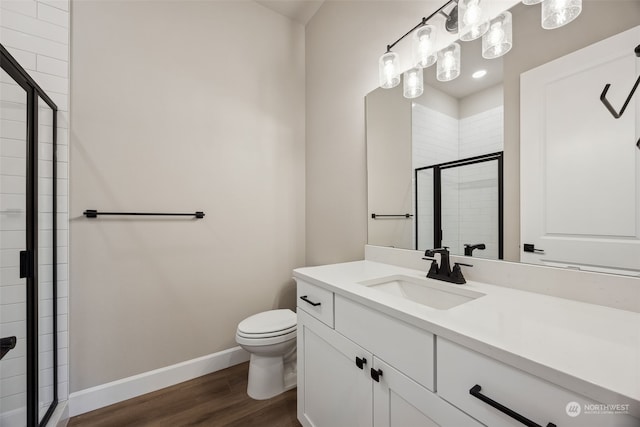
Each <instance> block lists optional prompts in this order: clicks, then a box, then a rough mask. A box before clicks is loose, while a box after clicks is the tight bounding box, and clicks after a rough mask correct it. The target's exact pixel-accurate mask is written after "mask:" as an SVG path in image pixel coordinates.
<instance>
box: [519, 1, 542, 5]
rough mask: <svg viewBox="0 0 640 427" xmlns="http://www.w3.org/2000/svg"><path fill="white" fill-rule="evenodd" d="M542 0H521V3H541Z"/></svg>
mask: <svg viewBox="0 0 640 427" xmlns="http://www.w3.org/2000/svg"><path fill="white" fill-rule="evenodd" d="M542 1H543V0H522V3H523V4H528V5H532V4H538V3H542Z"/></svg>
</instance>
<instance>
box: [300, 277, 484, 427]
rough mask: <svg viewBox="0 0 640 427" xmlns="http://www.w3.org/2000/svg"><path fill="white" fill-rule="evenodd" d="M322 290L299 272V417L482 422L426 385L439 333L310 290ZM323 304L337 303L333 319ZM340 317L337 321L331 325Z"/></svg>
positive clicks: (334, 422) (309, 424) (364, 425)
mask: <svg viewBox="0 0 640 427" xmlns="http://www.w3.org/2000/svg"><path fill="white" fill-rule="evenodd" d="M301 285H302V286H301ZM316 288H317V289H316ZM318 290H320V292H318ZM322 291H325V292H327V291H326V290H324V289H321V288H318V287H316V286H314V285H311V284H309V283H306V282H304V281H301V280H299V279H298V420H300V422H301V423H302V424H303V425H304V426H306V427H372V426H375V427H408V426H427V427H430V426H443V427H447V426H452V427H453V426H455V427H480V426H482V424H480V423H478V422H477V421H475V420H474V419H472V418H470V417H469V416H467V415H466V414H464V413H463V412H462V411H459V410H458V409H456V408H455V407H454V406H452V405H451V404H449V403H448V402H446V401H444V400H443V399H441V398H440V397H438V396H437V395H436V394H435V393H433V392H432V391H431V390H429V389H428V388H427V387H426V386H428V387H429V388H431V389H433V387H434V370H435V366H434V354H435V348H434V339H435V337H434V336H433V335H432V334H430V333H429V332H427V331H423V330H420V329H418V328H415V327H413V326H411V325H409V324H406V323H404V322H401V321H398V320H396V319H393V318H391V317H388V316H385V315H383V314H381V313H378V312H376V311H375V310H372V309H370V308H367V307H364V306H362V305H360V304H357V303H355V302H352V301H350V300H348V299H346V298H343V297H341V296H339V295H333V294H332V298H329V299H327V298H326V295H325V300H324V301H325V302H324V303H322V302H321V303H320V305H314V304H317V303H318V302H319V299H313V298H311V296H316V297H317V296H318V295H321V294H322ZM301 297H306V298H304V299H301ZM307 300H310V301H311V303H310V302H309V301H307ZM329 300H330V301H331V302H328V301H329ZM323 304H326V305H327V306H329V305H330V306H331V308H332V309H333V310H332V311H331V313H332V318H331V319H328V318H327V311H322V310H321V309H320V307H322V306H323ZM334 323H335V325H336V329H333V328H331V327H329V324H334ZM409 350H411V351H409ZM378 351H379V352H380V353H381V354H379V353H378ZM382 357H385V359H383V358H382ZM391 363H394V365H392V364H391ZM407 371H408V372H410V374H409V375H411V378H410V377H409V376H408V375H406V373H407ZM414 377H415V378H417V379H418V380H419V381H415V380H414V379H415V378H414ZM412 378H414V379H412ZM425 385H426V386H425Z"/></svg>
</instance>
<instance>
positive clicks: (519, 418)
mask: <svg viewBox="0 0 640 427" xmlns="http://www.w3.org/2000/svg"><path fill="white" fill-rule="evenodd" d="M480 390H482V387H480V386H479V385H478V384H476V385H474V386H473V387H471V390H469V394H471V395H472V396H473V397H475V398H478V399H480V400H482V401H483V402H484V403H486V404H487V405H489V406H493V407H494V408H496V409H497V410H498V411H500V412H502V413H503V414H506V415H508V416H510V417H511V418H513V419H514V420H517V421H520V422H521V423H522V424H524V425H526V426H527V427H541V426H540V425H539V424H536V423H534V422H533V421H531V420H530V419H528V418H525V417H523V416H522V415H520V414H518V413H517V412H515V411H512V410H511V409H509V408H507V407H506V406H504V405H502V404H500V403H498V402H496V401H495V400H493V399H491V398H489V397H487V396H484V395H483V394H480ZM546 427H556V425H555V424H553V423H548V424H547V426H546Z"/></svg>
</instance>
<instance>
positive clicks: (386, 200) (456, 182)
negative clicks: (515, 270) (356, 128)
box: [366, 0, 640, 276]
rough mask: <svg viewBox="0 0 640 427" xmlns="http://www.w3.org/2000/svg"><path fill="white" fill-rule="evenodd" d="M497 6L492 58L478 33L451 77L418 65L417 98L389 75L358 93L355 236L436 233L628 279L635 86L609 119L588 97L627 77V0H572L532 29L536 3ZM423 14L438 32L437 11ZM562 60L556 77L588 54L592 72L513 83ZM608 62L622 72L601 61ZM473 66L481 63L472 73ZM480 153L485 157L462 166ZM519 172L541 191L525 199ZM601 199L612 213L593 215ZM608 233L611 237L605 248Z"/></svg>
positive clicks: (636, 265) (638, 220)
mask: <svg viewBox="0 0 640 427" xmlns="http://www.w3.org/2000/svg"><path fill="white" fill-rule="evenodd" d="M510 11H511V13H512V16H513V48H512V50H511V51H510V52H508V53H507V54H506V55H505V56H503V57H500V58H497V59H491V60H485V59H483V58H482V55H481V41H480V40H479V39H478V40H476V41H472V42H460V44H461V47H462V53H461V62H462V73H461V76H460V77H458V78H457V79H455V80H453V81H449V82H438V81H437V80H436V78H435V66H433V67H430V68H426V69H424V93H423V94H422V95H421V96H420V97H418V98H415V99H406V98H404V97H403V94H402V85H400V86H398V87H396V88H393V89H380V88H379V89H376V90H374V91H372V92H371V93H370V94H368V95H367V97H366V123H367V174H368V209H369V219H368V243H369V244H371V245H379V246H391V247H398V248H405V249H419V250H424V249H428V248H433V247H436V246H439V245H438V243H439V244H440V245H442V246H449V247H450V249H451V251H452V253H454V254H458V255H465V253H466V255H467V256H469V254H471V256H473V257H483V258H492V259H505V260H508V261H516V262H519V261H522V262H528V263H537V264H543V265H549V266H559V267H570V268H577V269H584V270H590V271H599V272H607V273H616V274H626V275H638V276H640V150H639V149H638V148H636V147H635V142H636V141H637V140H638V138H639V137H640V94H636V96H635V97H634V98H633V99H632V100H631V102H630V104H629V106H628V107H627V110H626V111H625V117H622V118H620V119H618V120H616V119H615V118H614V117H613V116H612V115H611V114H610V113H609V111H607V109H606V107H605V106H604V105H603V104H602V103H601V102H600V99H599V97H600V93H601V91H602V89H603V88H604V86H605V84H606V83H610V84H611V87H612V89H611V90H610V93H609V94H608V96H609V97H610V100H611V103H612V104H613V105H614V106H615V107H616V108H620V107H621V106H622V104H623V102H624V100H625V98H626V97H627V95H628V94H629V90H630V89H631V87H632V86H633V84H634V82H635V78H637V77H638V75H640V58H637V57H636V56H635V55H634V47H635V46H636V45H638V44H640V27H638V20H637V17H638V16H640V2H638V1H625V0H616V1H608V2H601V1H597V0H585V1H584V4H583V11H582V13H581V15H580V16H579V17H578V18H577V19H576V20H575V21H573V22H571V23H570V24H568V25H566V26H565V27H562V28H559V29H555V30H544V29H542V27H541V25H540V13H541V12H540V5H539V4H538V5H534V6H527V5H523V4H517V5H516V6H514V7H512V8H511V9H510ZM434 25H435V26H436V27H437V28H438V30H440V31H444V30H443V23H442V22H441V21H436V22H435V24H434ZM626 31H631V32H632V36H631V37H630V38H629V37H627V39H628V40H627V41H624V40H623V39H613V40H614V41H613V43H614V44H615V45H616V46H617V48H616V49H610V50H609V53H608V55H605V54H602V53H600V54H597V55H595V54H591V55H590V54H589V51H588V49H596V48H597V46H596V44H597V43H599V42H601V41H603V40H605V39H609V38H611V37H613V36H616V35H618V34H620V33H625V32H626ZM634 37H635V38H634ZM616 40H618V41H616ZM633 40H635V41H633ZM627 45H629V46H627ZM599 49H602V48H601V47H600V48H599ZM614 50H615V51H616V52H613V51H614ZM618 51H620V52H625V53H623V54H619V53H618ZM575 52H577V53H575ZM581 52H582V53H581ZM585 52H586V53H585ZM571 55H578V56H582V57H584V58H585V60H584V61H583V62H584V63H579V62H576V61H577V60H576V59H574V57H573V56H571ZM620 55H622V56H624V57H623V58H620ZM564 57H566V58H568V60H565V61H564V62H565V64H564V67H565V68H564V71H562V73H564V74H563V76H572V75H573V74H576V73H577V72H578V71H579V70H578V69H588V68H589V67H590V66H589V61H591V62H593V67H596V66H600V65H602V67H603V68H602V70H603V71H602V72H600V73H599V75H598V76H596V75H595V74H594V75H591V74H589V77H588V78H587V74H584V73H583V74H584V75H581V76H579V77H575V78H574V77H571V78H569V77H567V79H564V80H563V81H561V82H557V81H551V82H543V83H537V84H538V86H537V92H536V89H534V90H531V89H527V85H528V86H529V87H535V86H531V84H529V83H527V82H528V81H530V80H531V78H529V79H528V80H527V77H526V76H528V75H530V74H532V73H533V74H535V72H537V71H536V70H539V69H544V67H546V66H547V65H545V64H550V63H553V64H556V63H557V61H560V60H561V58H564ZM585 61H586V62H585ZM614 63H615V64H614ZM606 64H609V65H606ZM550 66H551V65H550ZM607 67H609V68H607ZM611 67H614V68H616V69H619V70H622V71H619V72H616V73H610V72H607V71H606V70H607V69H611ZM574 69H575V70H574ZM479 70H485V71H486V74H485V75H484V76H483V77H480V78H476V79H474V78H473V77H472V74H473V73H474V72H476V71H479ZM530 71H531V73H530ZM614 74H615V75H614ZM521 78H522V79H523V82H524V83H523V86H521ZM558 80H562V79H558ZM534 81H535V82H537V81H538V80H535V79H534ZM532 84H533V83H532ZM554 85H555V86H554ZM613 88H616V89H615V92H616V93H615V95H614V93H613V91H614V89H613ZM521 91H524V92H523V93H525V94H526V93H531V92H532V93H539V94H543V95H540V96H543V98H544V103H542V104H540V105H533V104H532V103H533V102H534V101H532V100H530V99H529V98H527V97H526V96H524V95H523V99H521ZM527 91H529V92H527ZM572 92H574V93H576V95H577V94H578V93H579V94H580V96H570V94H571V93H572ZM521 114H523V115H524V117H521ZM596 117H597V121H596V120H595V118H596ZM532 118H535V119H536V120H538V122H536V121H535V120H534V121H533V122H532ZM540 120H541V121H540ZM543 125H544V126H545V127H544V128H543V127H542V126H543ZM589 125H591V126H592V128H590V127H589ZM521 126H522V130H521ZM572 127H573V128H572ZM622 128H624V129H622ZM532 129H538V134H539V135H538V137H537V139H538V140H542V141H546V142H547V143H549V144H551V141H552V139H551V137H549V139H548V141H547V139H545V138H547V137H548V136H549V135H551V134H552V133H553V141H554V142H553V144H551V145H548V146H544V145H543V146H542V148H540V147H534V148H531V144H532V143H531V142H530V140H531V139H532V135H534V134H535V132H533V131H532ZM572 129H573V130H572ZM621 129H622V130H621ZM523 132H526V134H524V135H522V136H521V133H523ZM534 139H535V138H534ZM525 144H526V145H525ZM590 144H591V145H590ZM593 144H601V146H595V145H593ZM602 144H605V145H602ZM603 146H604V147H605V148H602V147H603ZM594 147H596V148H594ZM541 150H542V151H541ZM563 150H565V151H564V152H563ZM521 154H523V157H522V158H521ZM591 154H593V155H591ZM491 155H495V156H496V159H495V160H494V161H487V162H484V163H477V164H474V163H473V162H474V161H475V160H477V159H479V158H482V156H489V157H490V156H491ZM545 156H547V157H545ZM563 156H564V157H563ZM541 159H542V160H541ZM620 159H624V160H623V161H621V160H620ZM543 160H546V163H545V162H544V161H543ZM537 161H540V162H542V163H540V164H538V165H537V166H536V167H537V168H538V169H537V172H535V174H537V175H536V177H535V178H531V177H532V176H533V175H534V172H531V170H530V169H531V166H532V165H533V164H535V163H536V162H537ZM612 162H613V163H612ZM616 162H617V163H616ZM467 163H470V164H467ZM615 164H618V165H619V166H618V167H617V168H616V167H615V166H614V165H615ZM521 168H522V169H521ZM623 169H624V170H623ZM521 170H522V171H524V173H526V175H525V176H522V175H521ZM607 170H609V172H607ZM589 171H592V172H591V173H589ZM585 174H586V175H585ZM579 177H582V178H585V177H588V178H589V179H581V178H579ZM531 181H534V182H536V183H538V184H539V185H544V188H545V189H546V190H545V191H546V192H545V193H544V194H545V197H546V198H545V199H539V198H538V199H536V200H540V201H539V202H535V201H534V202H532V201H530V200H533V199H531V197H530V196H531V195H532V194H536V192H540V190H536V189H535V187H531ZM618 181H620V182H618ZM594 183H596V184H594ZM597 183H599V184H597ZM602 192H606V193H605V195H604V196H603V197H602V198H599V197H598V194H602ZM598 200H602V201H607V202H606V206H605V205H602V204H599V202H598ZM521 203H523V205H522V208H521ZM585 203H587V205H586V206H592V208H585ZM589 203H591V204H589ZM613 203H615V205H616V206H618V207H619V211H620V212H618V213H619V214H616V215H613V211H612V214H611V215H610V216H607V214H606V211H607V210H608V209H615V206H611V205H612V204H613ZM525 205H526V206H525ZM578 205H580V206H581V212H582V213H583V214H582V215H577V213H576V207H577V206H578ZM590 212H593V215H592V216H590ZM603 212H604V218H607V217H609V218H610V219H611V221H612V222H615V223H617V224H619V225H620V226H619V227H617V228H616V230H614V231H616V233H617V234H616V233H613V232H612V231H611V229H612V224H609V225H608V226H605V227H604V228H603V225H602V224H600V223H601V222H602V218H603ZM387 215H389V216H387ZM621 215H622V216H623V217H624V221H625V222H624V224H622V220H621V219H620V218H619V217H620V216H621ZM568 217H575V221H570V220H569V221H568V220H567V218H568ZM616 218H617V219H616ZM598 220H600V223H599V222H598ZM532 221H533V222H534V223H537V224H539V225H540V227H542V228H540V227H539V229H538V230H537V234H527V231H526V230H527V229H529V228H531V226H530V225H528V224H529V223H531V222H532ZM569 224H571V227H569ZM578 226H579V227H578ZM554 227H555V228H554ZM559 227H560V228H559ZM562 227H564V228H562ZM576 227H578V228H579V229H577V228H576ZM614 228H615V227H614ZM618 229H620V230H618ZM438 230H439V231H440V233H438ZM540 230H542V231H540ZM576 230H577V231H576ZM603 230H604V231H603ZM618 231H619V232H618ZM525 240H526V241H525ZM611 240H618V241H619V243H621V244H618V245H617V246H616V247H615V248H614V246H611V245H609V246H607V245H608V244H609V243H610V241H611ZM558 241H561V244H557V242H558ZM525 244H527V245H526V246H525ZM483 246H484V249H481V248H482V247H483ZM598 247H601V248H603V250H604V249H605V248H606V249H607V250H606V252H607V253H606V254H599V250H598V249H597V248H598ZM525 249H526V251H525ZM581 254H582V255H581ZM587 254H591V255H590V256H589V257H587V256H586V255H587ZM583 255H585V256H583ZM600 255H602V256H600Z"/></svg>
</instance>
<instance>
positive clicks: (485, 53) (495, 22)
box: [482, 12, 513, 59]
mask: <svg viewBox="0 0 640 427" xmlns="http://www.w3.org/2000/svg"><path fill="white" fill-rule="evenodd" d="M512 22H513V21H512V17H511V12H502V13H501V14H500V15H498V16H496V17H495V18H494V19H492V20H491V24H490V25H489V31H487V33H486V34H485V35H484V36H482V57H483V58H486V59H493V58H498V57H500V56H502V55H504V54H505V53H507V52H509V51H510V50H511V47H512V46H513V31H512V29H513V25H512Z"/></svg>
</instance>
